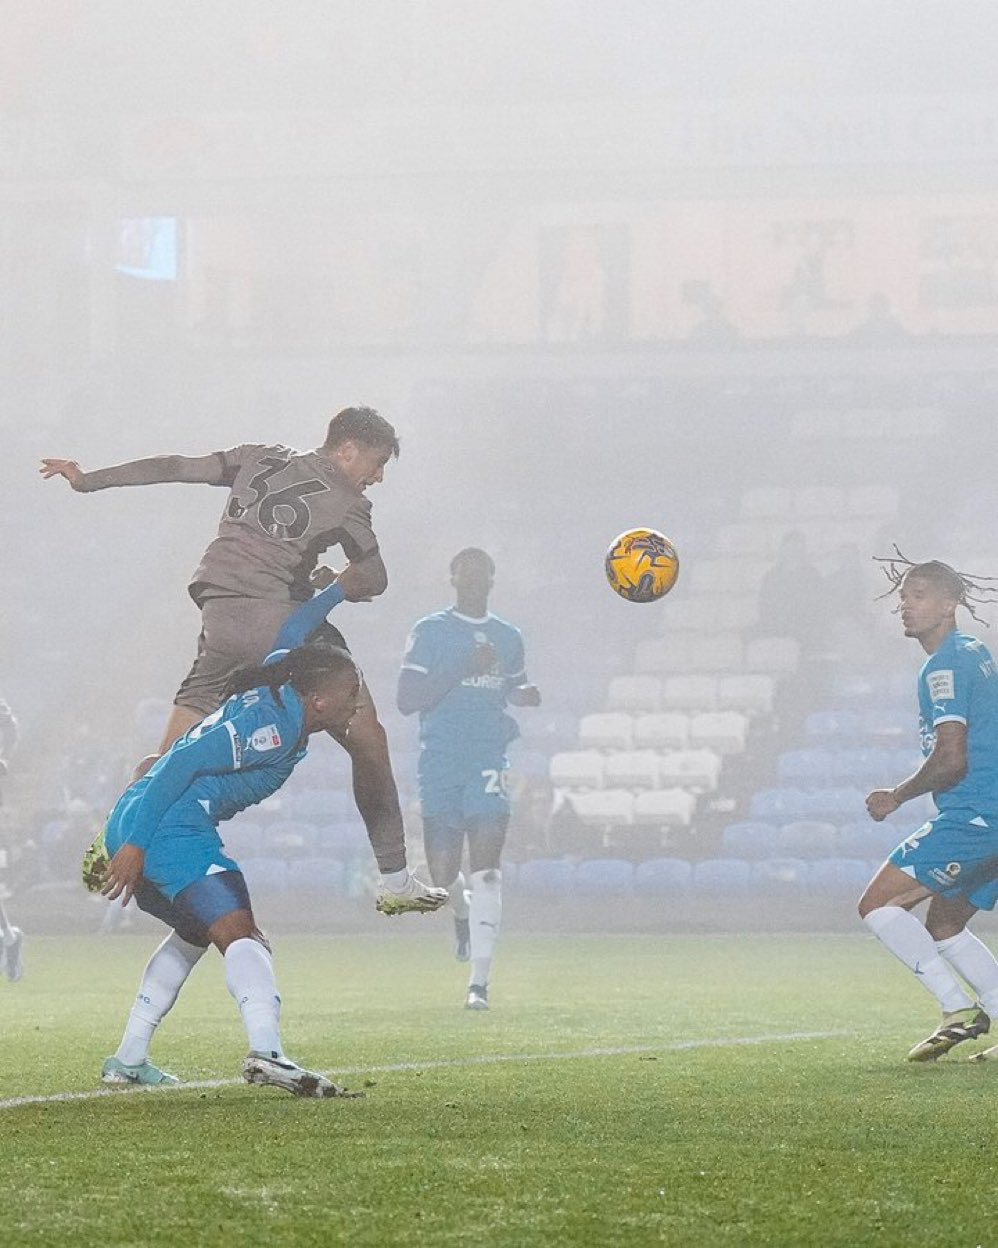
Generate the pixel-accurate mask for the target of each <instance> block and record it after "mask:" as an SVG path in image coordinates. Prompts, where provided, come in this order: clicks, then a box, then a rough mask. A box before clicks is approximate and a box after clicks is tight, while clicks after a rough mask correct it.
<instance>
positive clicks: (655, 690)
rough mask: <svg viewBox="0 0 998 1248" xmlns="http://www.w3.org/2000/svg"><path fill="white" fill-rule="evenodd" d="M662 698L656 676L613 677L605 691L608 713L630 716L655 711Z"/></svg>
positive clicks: (660, 685)
mask: <svg viewBox="0 0 998 1248" xmlns="http://www.w3.org/2000/svg"><path fill="white" fill-rule="evenodd" d="M661 698H662V683H661V681H660V680H659V679H658V677H657V676H615V677H614V678H613V680H611V681H610V687H609V689H608V690H607V697H606V709H607V710H608V711H628V712H630V713H631V714H637V713H640V712H648V711H657V710H658V709H659V702H660V701H661Z"/></svg>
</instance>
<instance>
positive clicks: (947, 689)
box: [925, 668, 956, 702]
mask: <svg viewBox="0 0 998 1248" xmlns="http://www.w3.org/2000/svg"><path fill="white" fill-rule="evenodd" d="M925 683H926V685H927V686H928V689H929V700H930V701H931V702H946V701H948V700H949V699H950V698H953V697H954V696H955V694H956V687H955V681H954V679H953V671H952V669H951V668H944V669H942V670H941V671H938V672H929V673H928V675H927V676H926V677H925Z"/></svg>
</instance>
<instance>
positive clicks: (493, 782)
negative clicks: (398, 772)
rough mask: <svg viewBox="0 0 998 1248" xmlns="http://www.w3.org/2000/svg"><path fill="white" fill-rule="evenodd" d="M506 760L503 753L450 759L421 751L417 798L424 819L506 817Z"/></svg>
mask: <svg viewBox="0 0 998 1248" xmlns="http://www.w3.org/2000/svg"><path fill="white" fill-rule="evenodd" d="M508 777H509V762H508V760H507V758H506V756H505V754H502V753H501V752H500V753H496V754H487V753H482V754H478V755H477V756H476V757H475V758H473V759H462V758H454V757H453V756H450V755H448V756H442V755H437V754H432V753H427V752H426V751H424V752H423V753H422V754H421V755H420V758H419V800H420V806H421V808H422V812H423V818H424V819H436V818H439V817H441V816H449V817H451V818H454V817H455V816H456V817H458V818H480V819H508V818H509V808H510V803H509V784H508Z"/></svg>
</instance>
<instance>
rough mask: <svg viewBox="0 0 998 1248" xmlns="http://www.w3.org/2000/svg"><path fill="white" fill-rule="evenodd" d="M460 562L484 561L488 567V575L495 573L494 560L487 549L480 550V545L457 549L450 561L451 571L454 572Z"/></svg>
mask: <svg viewBox="0 0 998 1248" xmlns="http://www.w3.org/2000/svg"><path fill="white" fill-rule="evenodd" d="M462 563H484V564H485V565H486V566H487V567H488V569H489V575H490V576H494V575H495V570H496V565H495V560H494V559H493V558H492V556H491V555H490V554H489V553H488V551H487V550H482V548H481V547H480V546H465V548H464V550H459V551H458V552H457V554H456V555H455V556H454V558H453V559H452V560H451V561H450V570H451V573H452V574H453V573H454V572H456V571H457V569H458V567H459V566H460V564H462Z"/></svg>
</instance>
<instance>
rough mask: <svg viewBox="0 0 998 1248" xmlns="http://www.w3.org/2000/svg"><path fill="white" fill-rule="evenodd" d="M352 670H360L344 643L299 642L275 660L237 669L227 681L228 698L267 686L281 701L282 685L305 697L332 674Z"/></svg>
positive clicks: (277, 699) (335, 674) (278, 701)
mask: <svg viewBox="0 0 998 1248" xmlns="http://www.w3.org/2000/svg"><path fill="white" fill-rule="evenodd" d="M348 671H353V672H357V674H358V676H359V674H360V673H359V669H358V667H357V664H356V662H355V661H354V658H353V656H352V655H351V654H350V652H349V651H348V650H344V649H343V648H342V646H329V645H323V646H313V645H305V646H298V647H297V648H296V649H294V650H288V651H287V652H286V653H285V654H283V655H281V657H280V658H279V659H277V660H276V661H274V662H271V663H261V664H258V665H254V666H251V667H241V668H240V669H239V670H238V671H237V672H233V674H232V675H231V676H230V677H229V679H228V681H227V682H226V686H225V691H224V696H225V697H226V698H227V699H228V698H231V697H233V696H234V695H235V694H240V693H245V692H246V691H247V690H248V689H262V688H267V689H269V690H270V692H271V693H272V694H273V695H274V698H275V700H276V701H277V703H278V705H280V704H281V694H280V689H281V686H282V685H290V686H291V687H292V689H294V690H295V691H296V692H297V693H299V694H301V696H302V697H307V696H308V695H309V694H310V693H314V692H315V691H316V690H317V689H318V688H319V687H320V686H321V685H322V683H323V682H324V681H325V680H326V679H327V678H328V677H330V676H338V675H339V674H340V673H341V672H348Z"/></svg>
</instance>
